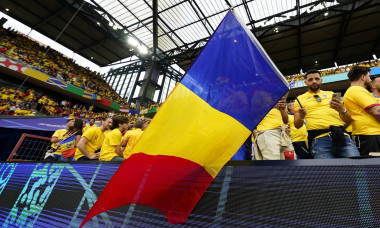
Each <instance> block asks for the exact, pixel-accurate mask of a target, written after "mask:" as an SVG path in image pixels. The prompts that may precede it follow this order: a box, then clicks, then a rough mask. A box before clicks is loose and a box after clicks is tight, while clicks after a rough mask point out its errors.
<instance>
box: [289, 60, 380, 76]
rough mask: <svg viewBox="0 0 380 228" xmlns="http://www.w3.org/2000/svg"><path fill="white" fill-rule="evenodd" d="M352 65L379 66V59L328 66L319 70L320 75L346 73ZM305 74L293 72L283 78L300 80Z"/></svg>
mask: <svg viewBox="0 0 380 228" xmlns="http://www.w3.org/2000/svg"><path fill="white" fill-rule="evenodd" d="M354 66H360V67H368V68H371V67H379V66H380V61H379V60H378V59H376V60H369V61H364V62H361V63H358V64H349V65H345V66H339V67H336V68H330V69H326V70H321V71H320V73H321V76H322V77H323V76H327V75H333V74H340V73H348V72H349V71H350V70H351V69H352V68H353V67H354ZM304 76H305V74H293V75H288V76H285V78H286V79H287V80H288V82H291V81H301V80H303V79H304Z"/></svg>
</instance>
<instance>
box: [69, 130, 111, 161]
mask: <svg viewBox="0 0 380 228" xmlns="http://www.w3.org/2000/svg"><path fill="white" fill-rule="evenodd" d="M82 137H86V139H87V140H88V141H87V143H86V144H85V147H86V150H87V151H88V153H90V155H92V154H94V153H95V151H96V150H98V149H100V148H101V147H102V144H103V140H104V137H105V136H104V133H103V131H102V130H101V129H100V127H91V128H90V129H88V130H87V131H86V132H84V133H83V135H82ZM83 156H84V154H83V153H82V152H81V151H80V150H79V149H78V148H77V149H76V150H75V160H78V158H80V157H83Z"/></svg>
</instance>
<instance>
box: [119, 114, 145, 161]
mask: <svg viewBox="0 0 380 228" xmlns="http://www.w3.org/2000/svg"><path fill="white" fill-rule="evenodd" d="M143 124H144V122H143V121H142V120H136V122H135V124H134V125H133V129H132V130H129V131H127V132H126V133H125V135H124V136H123V138H122V140H121V144H120V146H121V147H125V150H124V152H123V156H124V158H125V159H127V158H128V157H129V156H130V153H131V152H132V149H133V148H134V147H135V145H136V144H137V142H138V141H139V140H140V138H141V136H142V135H143V133H144V132H143V131H142V129H141V128H142V127H143Z"/></svg>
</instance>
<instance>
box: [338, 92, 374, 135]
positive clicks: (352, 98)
mask: <svg viewBox="0 0 380 228" xmlns="http://www.w3.org/2000/svg"><path fill="white" fill-rule="evenodd" d="M343 101H344V106H345V107H346V109H347V111H348V112H349V113H350V114H351V118H352V122H351V124H352V135H380V123H379V122H378V121H377V120H376V119H375V117H373V116H372V115H371V114H369V113H368V112H367V111H366V110H368V109H369V108H371V107H373V106H378V105H379V104H378V103H377V101H376V99H375V97H374V96H373V95H372V94H370V93H369V92H368V90H366V89H365V88H363V87H361V86H351V87H350V88H348V90H347V92H346V93H345V94H344V99H343Z"/></svg>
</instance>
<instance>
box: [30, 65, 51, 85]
mask: <svg viewBox="0 0 380 228" xmlns="http://www.w3.org/2000/svg"><path fill="white" fill-rule="evenodd" d="M24 74H26V75H28V76H30V77H32V78H35V79H38V80H41V81H43V82H46V81H47V80H49V78H50V76H48V75H46V74H44V73H42V72H39V71H38V70H34V69H30V68H28V69H26V70H25V71H24Z"/></svg>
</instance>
